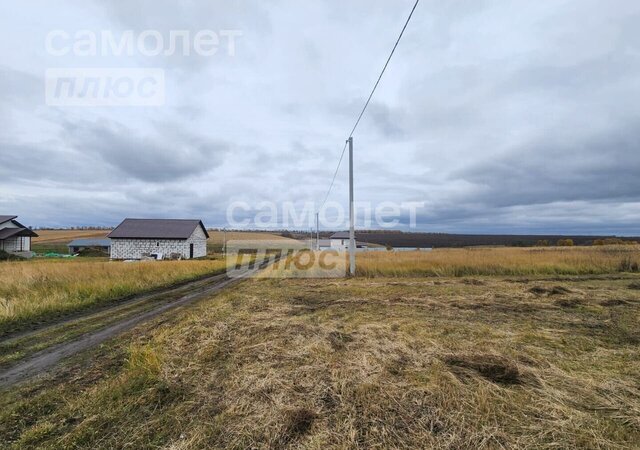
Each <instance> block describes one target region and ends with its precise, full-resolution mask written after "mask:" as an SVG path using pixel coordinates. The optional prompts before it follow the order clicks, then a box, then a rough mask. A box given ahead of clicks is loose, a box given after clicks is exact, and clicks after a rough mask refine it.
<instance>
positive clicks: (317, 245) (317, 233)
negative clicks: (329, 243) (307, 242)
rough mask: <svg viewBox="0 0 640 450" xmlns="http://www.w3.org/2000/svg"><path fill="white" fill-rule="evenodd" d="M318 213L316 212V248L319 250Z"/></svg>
mask: <svg viewBox="0 0 640 450" xmlns="http://www.w3.org/2000/svg"><path fill="white" fill-rule="evenodd" d="M319 214H320V213H316V250H318V251H320V221H319V219H318V215H319Z"/></svg>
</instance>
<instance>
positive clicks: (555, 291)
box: [529, 286, 571, 296]
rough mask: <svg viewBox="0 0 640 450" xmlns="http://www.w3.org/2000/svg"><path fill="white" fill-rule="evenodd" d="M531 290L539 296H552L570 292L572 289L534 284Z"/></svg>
mask: <svg viewBox="0 0 640 450" xmlns="http://www.w3.org/2000/svg"><path fill="white" fill-rule="evenodd" d="M529 292H531V293H532V294H534V295H537V296H541V295H548V296H552V295H564V294H570V293H571V290H569V289H567V288H566V287H564V286H554V287H552V288H546V287H543V286H534V287H532V288H531V289H529Z"/></svg>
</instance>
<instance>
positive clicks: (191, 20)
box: [0, 0, 640, 235]
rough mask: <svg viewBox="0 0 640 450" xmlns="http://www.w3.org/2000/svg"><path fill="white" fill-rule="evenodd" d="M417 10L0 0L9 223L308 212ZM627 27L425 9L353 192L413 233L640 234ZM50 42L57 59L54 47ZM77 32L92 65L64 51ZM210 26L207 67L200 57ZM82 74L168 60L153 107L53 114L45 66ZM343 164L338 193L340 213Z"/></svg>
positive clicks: (572, 4)
mask: <svg viewBox="0 0 640 450" xmlns="http://www.w3.org/2000/svg"><path fill="white" fill-rule="evenodd" d="M178 5H179V6H178ZM412 5H413V0H349V1H344V0H342V1H337V0H324V1H320V0H319V1H315V2H307V1H299V0H272V1H268V2H267V1H263V0H260V1H258V0H255V1H248V0H246V1H242V0H241V1H204V0H201V1H196V0H191V1H183V2H161V1H156V0H143V1H128V2H115V1H114V2H97V1H96V2H91V1H87V0H82V1H80V0H78V1H57V2H51V1H41V2H37V1H24V2H13V1H1V2H0V214H17V215H19V216H20V219H22V222H23V223H25V224H29V225H32V226H44V225H48V226H70V225H113V224H117V223H118V222H119V221H120V220H121V219H122V218H123V217H185V218H189V217H198V218H202V219H204V220H205V223H206V224H207V225H208V226H226V225H228V222H227V209H228V207H229V205H231V204H233V202H245V204H247V205H249V206H250V208H251V211H248V212H247V211H244V212H243V214H244V215H246V216H251V215H252V214H254V212H255V211H259V210H261V208H263V206H261V205H263V204H262V202H274V203H275V205H282V204H284V202H292V203H293V204H294V205H298V206H299V207H300V208H302V205H303V204H305V202H313V203H315V205H316V206H319V204H320V203H321V202H322V200H323V198H324V196H325V193H326V190H327V188H328V185H329V183H330V181H331V178H332V175H333V172H334V170H335V167H336V163H337V160H338V158H339V156H340V153H341V151H342V148H343V144H344V141H345V139H346V137H348V136H347V135H348V133H349V131H350V129H351V127H352V126H353V123H354V121H355V118H356V117H357V115H358V113H359V110H360V108H361V107H362V105H363V103H364V101H365V100H366V97H367V95H368V94H369V91H370V89H371V87H372V86H373V83H374V82H375V80H376V78H377V76H378V74H379V72H380V69H381V67H382V65H383V64H384V61H385V59H386V57H387V55H388V53H389V51H390V49H391V47H392V45H393V43H394V41H395V39H396V37H397V35H398V33H399V31H400V28H401V27H402V24H403V23H404V20H405V19H406V16H407V14H408V12H409V11H410V9H411V7H412ZM638 23H640V2H635V1H623V0H619V1H615V0H612V1H606V2H605V1H601V0H597V1H592V0H575V1H567V0H562V1H560V0H549V1H544V2H531V1H480V0H469V1H461V0H458V1H455V0H452V1H447V2H443V1H439V0H437V1H436V0H431V1H430V0H422V1H421V3H420V5H419V6H418V8H417V10H416V12H415V15H414V17H413V19H412V22H411V24H410V26H409V28H408V30H407V32H406V34H405V36H404V38H403V41H402V42H401V44H400V46H399V48H398V50H397V52H396V54H395V56H394V59H393V60H392V62H391V65H390V67H389V69H388V70H387V72H386V74H385V77H384V79H383V81H382V83H381V85H380V87H379V89H378V91H377V93H376V96H375V97H374V100H373V102H372V103H371V105H370V107H369V109H368V110H367V113H366V115H365V117H364V119H363V122H362V123H361V124H360V126H359V128H358V130H357V132H356V133H355V135H354V140H355V178H356V187H355V197H356V200H358V201H359V202H369V203H370V204H372V205H373V206H374V207H375V206H376V205H380V204H383V203H384V202H395V203H396V204H400V203H402V202H420V203H423V207H421V208H419V209H418V214H417V221H418V223H417V228H418V229H420V230H425V231H439V232H475V233H503V232H509V233H551V232H553V233H585V234H591V233H593V234H604V233H606V234H620V235H639V234H640V227H639V225H638V224H639V221H640V179H639V177H638V175H639V174H640V76H639V73H640V28H639V27H638ZM56 30H57V31H56ZM60 30H62V31H63V32H64V33H67V34H68V36H70V37H69V39H66V38H65V37H64V35H57V37H56V39H54V40H52V41H51V42H53V44H55V45H54V46H55V49H57V50H60V49H63V48H64V47H65V46H67V44H68V47H71V50H70V51H68V52H66V54H64V55H58V54H55V52H51V51H50V49H49V48H47V45H46V44H47V37H48V36H49V37H51V33H52V32H58V31H60ZM82 30H88V32H89V33H94V34H95V35H96V36H97V37H98V42H97V46H98V51H96V52H95V53H94V54H91V53H90V52H89V53H90V54H86V53H87V52H83V51H82V49H78V51H76V49H74V48H73V46H74V44H75V43H78V44H81V43H82V42H78V41H81V39H80V38H77V39H76V38H75V36H76V35H75V33H77V32H79V31H81V32H84V31H82ZM128 30H132V32H133V35H134V37H137V36H139V35H140V34H141V33H143V32H144V31H145V30H154V32H157V33H159V34H160V35H161V36H162V37H163V38H164V47H163V48H164V49H165V50H168V49H169V40H170V39H169V36H170V34H171V33H172V31H175V30H187V31H188V32H189V36H190V38H191V46H190V47H191V49H190V50H191V51H190V52H189V54H188V55H187V54H185V52H181V51H177V52H173V54H166V55H165V54H164V53H165V52H163V54H161V55H149V54H144V52H141V51H139V49H138V48H137V46H134V51H133V53H132V54H126V53H125V52H122V54H113V53H114V52H108V51H107V52H106V53H104V52H101V51H100V45H101V40H100V33H101V32H103V31H106V32H108V33H110V34H111V35H112V36H114V37H115V38H116V39H117V38H119V37H121V36H123V35H124V34H125V33H126V32H127V31H128ZM200 30H213V31H215V32H216V33H218V34H219V35H220V36H219V37H220V41H219V42H220V44H219V46H218V49H217V52H216V53H215V54H213V55H200V54H196V53H197V52H195V51H194V50H193V45H192V44H193V39H194V36H195V35H196V34H197V33H198V31H200ZM224 30H234V32H237V33H241V35H239V36H237V37H236V38H235V51H231V50H230V49H229V46H228V45H227V44H228V39H226V40H225V38H224V36H223V34H221V33H224ZM61 36H62V37H61ZM151 41H152V40H149V41H148V42H151ZM180 49H181V48H180ZM84 50H86V48H85V49H84ZM146 53H149V52H146ZM166 53H171V52H168V51H167V52H166ZM87 68H93V69H96V68H97V69H114V68H123V69H126V70H130V69H160V70H161V71H162V72H163V73H164V77H165V85H164V90H163V92H164V101H163V104H162V105H161V106H140V105H128V106H127V105H125V106H100V105H95V104H94V105H91V104H89V105H84V106H71V105H65V104H51V102H49V101H47V97H46V96H45V73H46V71H47V70H48V69H49V70H50V69H80V70H85V69H87ZM346 169H347V166H346V164H343V166H342V167H341V169H340V171H339V172H338V176H337V179H336V183H335V186H334V188H333V191H332V192H331V194H330V196H329V201H330V202H338V203H340V204H343V205H346V201H347V171H346ZM401 216H402V222H403V223H401V224H400V225H399V227H401V228H402V227H406V223H404V221H405V220H406V219H407V212H406V211H405V210H404V209H403V210H402V212H401Z"/></svg>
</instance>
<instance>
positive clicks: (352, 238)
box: [347, 136, 356, 277]
mask: <svg viewBox="0 0 640 450" xmlns="http://www.w3.org/2000/svg"><path fill="white" fill-rule="evenodd" d="M347 142H349V273H350V274H351V276H352V277H353V276H355V274H356V233H355V231H354V229H353V228H354V222H355V218H354V217H353V136H349V139H348V141H347Z"/></svg>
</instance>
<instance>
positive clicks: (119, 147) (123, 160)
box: [63, 122, 229, 182]
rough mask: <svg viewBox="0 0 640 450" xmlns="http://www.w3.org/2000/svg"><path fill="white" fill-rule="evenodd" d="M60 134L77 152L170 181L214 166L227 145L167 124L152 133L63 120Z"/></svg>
mask: <svg viewBox="0 0 640 450" xmlns="http://www.w3.org/2000/svg"><path fill="white" fill-rule="evenodd" d="M63 126H64V130H65V132H64V138H65V140H66V141H68V142H70V143H71V144H72V145H73V147H74V148H75V149H76V151H78V152H84V153H89V154H94V155H97V156H99V157H100V158H102V160H103V161H104V162H106V163H107V164H110V165H111V166H113V168H115V169H117V170H119V171H121V172H122V173H124V174H126V175H128V176H130V177H133V178H135V179H139V180H142V181H149V182H161V181H169V182H170V181H173V180H179V179H182V178H185V177H188V176H195V175H200V174H203V173H206V172H209V171H211V170H212V169H213V168H215V167H217V166H218V165H219V164H220V162H221V160H222V159H223V157H224V154H225V153H226V152H227V151H228V149H229V145H228V144H227V143H225V142H221V141H212V140H207V139H202V138H199V137H196V136H194V135H191V134H188V133H186V132H184V131H183V130H177V129H172V128H171V125H168V124H157V125H156V126H155V127H154V128H155V129H154V135H153V137H149V136H145V135H142V134H138V133H136V132H135V131H134V130H131V129H130V128H128V127H126V126H123V125H121V124H118V123H113V122H98V123H86V122H79V123H78V122H74V123H69V122H67V123H65V124H64V125H63Z"/></svg>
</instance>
